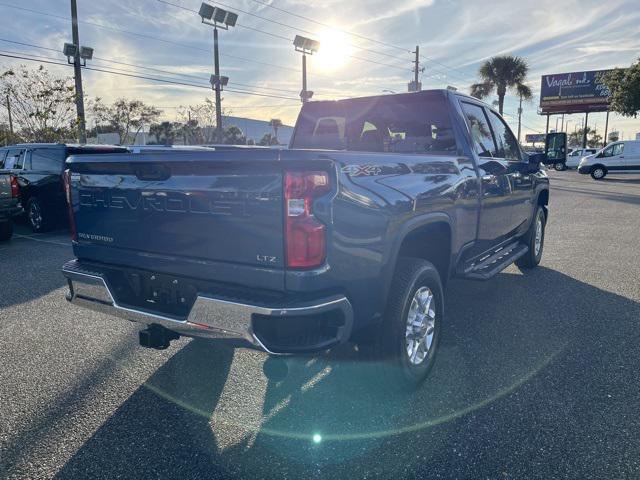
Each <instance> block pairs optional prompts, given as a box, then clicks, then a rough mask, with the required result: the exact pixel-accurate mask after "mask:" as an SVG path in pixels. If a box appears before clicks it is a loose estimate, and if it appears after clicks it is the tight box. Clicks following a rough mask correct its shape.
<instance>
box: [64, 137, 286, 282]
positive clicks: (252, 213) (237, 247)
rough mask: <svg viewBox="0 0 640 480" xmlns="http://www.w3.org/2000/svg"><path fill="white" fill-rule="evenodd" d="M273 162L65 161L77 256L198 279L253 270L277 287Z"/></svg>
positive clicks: (246, 153) (214, 157)
mask: <svg viewBox="0 0 640 480" xmlns="http://www.w3.org/2000/svg"><path fill="white" fill-rule="evenodd" d="M278 159H279V154H278V152H277V151H270V150H264V149H259V150H258V149H256V150H251V149H243V150H241V151H237V152H235V151H223V152H214V151H212V152H184V153H168V154H167V153H163V154H148V155H130V154H119V155H106V156H105V155H100V156H82V157H70V159H69V160H68V166H69V168H70V170H71V172H72V177H71V184H72V189H71V197H72V202H73V210H74V216H75V222H76V231H77V244H76V254H77V256H78V257H79V258H80V259H83V258H84V259H87V260H93V261H101V262H103V261H107V260H106V257H108V258H109V260H108V261H110V262H114V261H115V262H116V263H120V264H123V265H129V266H136V267H142V268H144V267H145V265H154V266H156V265H165V266H167V269H169V270H171V273H173V274H180V273H184V274H185V275H194V272H197V273H196V276H200V277H204V278H205V279H206V280H224V281H230V280H231V281H232V280H233V279H232V278H229V277H230V276H231V277H233V275H232V274H231V273H230V272H232V271H234V270H235V271H237V270H238V269H242V267H243V266H244V267H247V268H249V267H250V268H251V269H256V267H258V270H260V269H264V270H268V271H269V273H270V275H267V276H265V278H266V277H269V278H271V280H270V281H269V282H268V283H269V284H270V285H269V286H270V287H272V288H276V289H282V288H283V287H284V280H283V276H284V273H283V257H284V254H283V250H284V239H283V214H282V172H281V167H280V165H279V162H278ZM150 257H154V262H145V259H149V258H150ZM154 268H155V267H154ZM254 271H255V270H254ZM263 273H265V272H263ZM256 276H257V277H259V276H260V275H259V274H257V275H256ZM280 279H282V280H280ZM274 280H275V281H274Z"/></svg>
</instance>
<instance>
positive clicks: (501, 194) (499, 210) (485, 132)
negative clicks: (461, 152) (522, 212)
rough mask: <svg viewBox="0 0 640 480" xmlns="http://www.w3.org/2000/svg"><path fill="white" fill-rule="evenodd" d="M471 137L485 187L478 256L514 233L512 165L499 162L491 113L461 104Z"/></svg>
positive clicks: (477, 106)
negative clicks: (490, 120)
mask: <svg viewBox="0 0 640 480" xmlns="http://www.w3.org/2000/svg"><path fill="white" fill-rule="evenodd" d="M460 103H461V107H462V111H463V113H464V116H465V120H466V123H467V127H468V129H469V132H470V134H471V141H472V142H473V149H474V151H475V154H476V156H477V157H476V162H477V165H478V170H479V172H478V173H479V175H480V179H481V183H482V193H481V198H482V200H481V205H482V206H481V211H480V218H479V223H478V242H477V244H478V250H479V251H478V253H480V252H482V251H486V250H488V249H490V248H491V247H492V246H494V245H496V244H497V243H500V242H501V241H503V240H505V239H506V238H507V237H508V236H509V234H510V232H511V231H512V230H513V219H512V212H511V202H512V201H513V191H512V188H511V182H510V180H509V162H508V161H507V160H505V159H504V158H499V157H498V155H497V153H498V149H497V146H496V143H495V139H494V137H493V133H492V130H491V127H490V122H489V118H488V117H487V112H486V111H485V109H484V107H482V106H481V105H478V104H475V103H471V102H468V101H461V102H460Z"/></svg>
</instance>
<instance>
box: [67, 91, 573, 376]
mask: <svg viewBox="0 0 640 480" xmlns="http://www.w3.org/2000/svg"><path fill="white" fill-rule="evenodd" d="M550 135H553V134H550ZM552 143H553V144H558V143H559V142H552ZM563 148H564V147H563ZM544 158H545V157H544V154H538V155H536V156H533V157H530V156H527V155H526V154H525V153H524V152H523V151H522V150H521V148H520V146H519V144H518V142H517V141H516V139H515V137H514V135H513V133H512V132H511V130H510V129H509V127H508V126H507V124H506V123H505V122H504V120H503V119H502V118H501V117H500V115H498V114H497V113H496V112H495V111H494V110H493V109H492V108H491V107H489V106H488V105H486V104H484V103H482V102H480V101H478V100H476V99H475V98H472V97H468V96H465V95H461V94H459V93H456V92H452V91H449V90H432V91H423V92H417V93H409V94H398V95H385V96H375V97H366V98H355V99H348V100H340V101H321V102H309V103H306V104H304V106H303V107H302V110H301V112H300V115H299V118H298V121H297V123H296V127H295V132H294V135H293V138H292V141H291V145H290V148H289V149H287V150H268V149H261V148H260V149H251V148H243V149H236V150H233V149H230V150H224V151H211V152H203V151H195V152H188V151H179V152H175V153H161V152H160V153H153V152H150V153H148V154H147V155H143V156H140V155H138V156H136V155H131V154H108V155H95V156H92V155H83V156H71V157H70V158H69V159H68V160H67V167H68V170H67V171H66V172H65V184H66V194H67V200H68V202H69V205H70V213H71V227H72V236H73V250H74V253H75V256H76V257H77V259H75V260H72V261H70V262H69V263H67V264H66V265H64V267H63V273H64V275H65V276H66V278H67V280H68V285H69V292H68V294H67V299H68V300H69V301H70V302H72V303H74V304H76V305H80V306H83V307H87V308H89V309H92V310H97V311H101V312H106V313H108V314H112V315H114V316H117V317H122V318H125V319H128V320H131V321H134V322H140V323H142V324H145V325H146V326H147V328H145V329H144V330H142V331H141V332H140V343H141V344H142V345H143V346H147V347H153V348H158V349H162V348H167V347H168V346H169V343H170V341H171V340H173V339H175V338H178V336H180V335H185V336H192V337H208V338H212V339H213V338H215V339H218V340H223V341H226V342H229V343H232V344H234V345H237V346H245V347H250V348H258V349H261V350H264V351H266V352H269V353H272V354H297V353H309V352H314V351H315V352H317V351H322V350H326V349H329V348H331V347H332V346H334V345H336V344H339V343H342V342H347V341H351V342H357V343H358V344H359V345H363V346H366V347H365V348H362V350H364V351H368V352H372V353H374V354H375V355H376V356H377V357H379V358H380V359H384V362H382V365H386V366H388V367H389V368H388V371H389V372H390V375H391V377H390V378H394V379H396V380H398V381H399V383H401V384H405V385H408V386H415V385H418V384H419V383H420V382H421V381H422V380H423V379H424V378H425V377H426V376H427V373H428V371H429V370H430V368H431V366H432V365H433V362H434V356H435V353H436V350H437V347H438V343H439V339H440V335H441V330H442V326H443V324H445V322H446V320H445V316H444V295H445V287H446V284H447V280H448V279H450V278H452V277H461V278H468V279H477V280H485V279H489V278H491V277H493V276H494V275H496V274H497V273H499V272H500V271H501V270H503V269H504V268H506V267H507V266H508V265H510V264H512V263H514V262H515V263H516V264H517V265H518V266H519V267H521V268H525V269H526V268H532V267H535V266H536V265H537V264H538V263H539V262H540V258H541V256H542V249H543V243H544V231H545V224H546V221H547V217H548V210H547V205H548V202H549V181H548V178H547V176H546V174H545V172H544V170H542V169H541V168H540V163H541V162H542V161H544ZM212 346H213V342H212Z"/></svg>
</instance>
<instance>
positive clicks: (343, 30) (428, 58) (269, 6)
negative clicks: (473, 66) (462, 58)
mask: <svg viewBox="0 0 640 480" xmlns="http://www.w3.org/2000/svg"><path fill="white" fill-rule="evenodd" d="M159 1H163V0H159ZM251 1H252V2H254V3H257V4H258V5H262V6H264V7H268V8H271V9H274V10H277V11H279V12H282V13H286V14H287V15H291V16H292V17H296V18H300V19H302V20H306V21H308V22H311V23H315V24H316V25H320V26H323V27H326V28H331V29H333V30H337V31H340V32H342V33H346V34H347V35H351V36H353V37H357V38H360V39H362V40H366V41H368V42H372V43H377V44H379V45H384V46H386V47H389V48H394V49H396V50H400V51H403V52H405V53H411V52H410V50H409V49H406V48H404V47H400V46H398V45H394V44H392V43H388V42H383V41H381V40H377V39H375V38H371V37H367V36H365V35H361V34H359V33H355V32H352V31H350V30H346V29H342V28H338V27H335V26H333V25H330V24H328V23H324V22H321V21H319V20H316V19H314V18H311V17H307V16H305V15H300V14H298V13H295V12H292V11H291V10H287V9H285V8H281V7H276V6H275V5H273V4H270V3H267V2H265V1H263V0H251ZM361 48H362V47H361ZM362 49H363V50H366V51H370V52H373V53H378V54H380V55H385V56H391V57H394V58H399V57H395V56H393V55H389V54H387V53H384V52H380V51H376V50H368V49H365V48H362ZM420 57H421V58H422V59H424V60H426V61H429V62H432V63H435V64H437V65H440V66H442V67H443V68H446V69H448V70H457V71H459V72H461V73H464V72H462V70H459V69H458V68H456V67H450V66H448V65H445V64H444V63H442V62H438V61H437V60H434V59H433V58H430V57H427V56H426V55H420ZM465 75H466V74H465ZM458 78H461V77H458ZM465 80H466V79H465Z"/></svg>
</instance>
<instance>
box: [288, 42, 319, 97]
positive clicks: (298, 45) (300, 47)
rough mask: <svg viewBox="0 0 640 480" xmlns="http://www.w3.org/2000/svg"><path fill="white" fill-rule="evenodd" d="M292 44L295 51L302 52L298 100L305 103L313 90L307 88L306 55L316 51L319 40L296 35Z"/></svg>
mask: <svg viewBox="0 0 640 480" xmlns="http://www.w3.org/2000/svg"><path fill="white" fill-rule="evenodd" d="M293 46H294V48H295V50H296V52H300V53H302V91H301V92H300V100H302V103H306V102H307V101H309V99H310V98H311V97H313V92H310V91H308V90H307V55H313V54H314V53H316V52H317V51H318V49H319V48H320V42H318V41H317V40H312V39H310V38H306V37H302V36H300V35H296V38H294V39H293Z"/></svg>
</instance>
